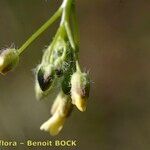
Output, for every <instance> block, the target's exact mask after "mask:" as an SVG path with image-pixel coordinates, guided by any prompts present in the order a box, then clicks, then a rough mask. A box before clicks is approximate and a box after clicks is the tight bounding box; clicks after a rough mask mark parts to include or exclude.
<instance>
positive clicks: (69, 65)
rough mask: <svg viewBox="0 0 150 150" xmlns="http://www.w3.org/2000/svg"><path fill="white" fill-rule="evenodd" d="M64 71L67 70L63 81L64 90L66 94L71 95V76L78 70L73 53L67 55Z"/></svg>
mask: <svg viewBox="0 0 150 150" xmlns="http://www.w3.org/2000/svg"><path fill="white" fill-rule="evenodd" d="M64 69H65V72H64V78H63V81H62V90H63V92H64V93H65V94H67V95H69V94H70V90H71V84H70V81H71V75H72V74H73V72H75V70H76V64H75V61H74V57H73V53H72V51H71V52H70V53H68V54H67V58H66V67H65V68H64Z"/></svg>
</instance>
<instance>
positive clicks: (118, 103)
mask: <svg viewBox="0 0 150 150" xmlns="http://www.w3.org/2000/svg"><path fill="white" fill-rule="evenodd" d="M58 2H59V4H58ZM60 2H61V1H54V0H49V1H48V2H46V1H45V0H31V1H29V0H28V1H25V0H1V1H0V47H1V48H3V47H5V46H10V44H11V43H15V45H16V47H17V48H18V47H19V46H21V44H22V43H23V42H24V40H26V39H27V38H28V37H29V36H30V35H31V33H32V32H34V31H35V30H36V29H37V28H38V27H40V26H41V25H42V24H43V23H44V22H45V21H46V20H47V19H48V18H49V17H50V16H51V15H52V14H53V12H54V10H56V9H57V7H54V6H55V4H56V3H57V6H59V5H60ZM77 3H78V7H77V8H78V18H79V23H80V35H81V36H80V39H81V48H80V54H81V56H80V59H81V61H80V63H81V64H82V66H84V67H86V69H89V70H90V72H91V78H92V81H93V82H94V83H93V84H92V90H91V96H90V99H89V104H88V109H87V112H85V113H80V112H78V111H77V110H75V111H74V112H73V114H72V116H71V117H70V118H69V119H68V121H67V122H66V124H65V127H64V129H63V131H62V132H61V134H60V135H59V136H58V137H56V138H61V139H77V140H78V141H79V147H78V148H73V149H79V150H85V149H86V150H91V149H92V150H149V149H150V109H149V108H150V71H149V70H150V13H149V11H150V9H149V6H150V2H149V1H142V0H139V1H137V0H133V1H131V0H126V1H125V0H121V1H120V0H94V1H92V2H91V1H88V0H77ZM56 28H57V27H56V26H53V27H52V28H50V29H49V30H48V31H47V32H46V33H45V34H44V35H43V36H42V37H41V38H40V39H38V40H37V41H36V42H34V43H33V45H32V46H31V47H29V48H28V49H27V51H26V53H24V55H22V58H21V62H20V64H19V66H18V67H17V68H16V70H15V71H13V72H12V73H10V74H8V75H7V76H5V77H3V76H1V77H0V138H6V139H9V138H10V139H16V140H20V141H22V140H25V139H30V138H31V139H53V138H52V137H50V136H49V135H48V134H47V133H45V132H42V131H40V130H39V127H40V125H41V124H42V123H43V122H44V121H46V120H47V118H48V117H49V115H48V114H49V110H50V106H49V105H50V104H51V101H52V98H53V97H50V98H49V100H48V101H43V102H37V101H36V100H35V96H34V76H33V73H32V71H31V69H33V68H34V67H36V65H37V64H38V63H39V62H40V60H41V54H42V49H43V48H44V47H45V45H48V43H49V42H50V41H51V38H52V35H53V34H54V33H55V31H56ZM22 149H23V148H22Z"/></svg>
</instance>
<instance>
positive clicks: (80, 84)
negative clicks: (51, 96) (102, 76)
mask: <svg viewBox="0 0 150 150" xmlns="http://www.w3.org/2000/svg"><path fill="white" fill-rule="evenodd" d="M89 91H90V79H89V77H88V75H87V74H86V73H81V72H79V71H77V72H75V73H74V74H73V75H72V77H71V98H72V103H73V104H74V105H76V106H77V108H78V109H79V110H80V111H85V110H86V103H87V98H88V97H89Z"/></svg>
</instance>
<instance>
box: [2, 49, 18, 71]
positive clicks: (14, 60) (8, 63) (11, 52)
mask: <svg viewBox="0 0 150 150" xmlns="http://www.w3.org/2000/svg"><path fill="white" fill-rule="evenodd" d="M18 62H19V55H18V53H17V50H16V49H14V48H8V49H6V50H3V51H2V52H1V54H0V73H1V74H6V73H7V72H9V71H10V70H12V69H14V68H15V67H16V65H17V64H18Z"/></svg>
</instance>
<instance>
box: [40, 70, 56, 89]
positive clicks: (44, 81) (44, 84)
mask: <svg viewBox="0 0 150 150" xmlns="http://www.w3.org/2000/svg"><path fill="white" fill-rule="evenodd" d="M37 79H38V83H39V86H40V88H41V90H42V91H46V90H48V89H49V87H50V86H51V85H52V82H53V79H54V75H51V74H49V75H45V74H44V71H43V70H42V69H39V71H38V74H37Z"/></svg>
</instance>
